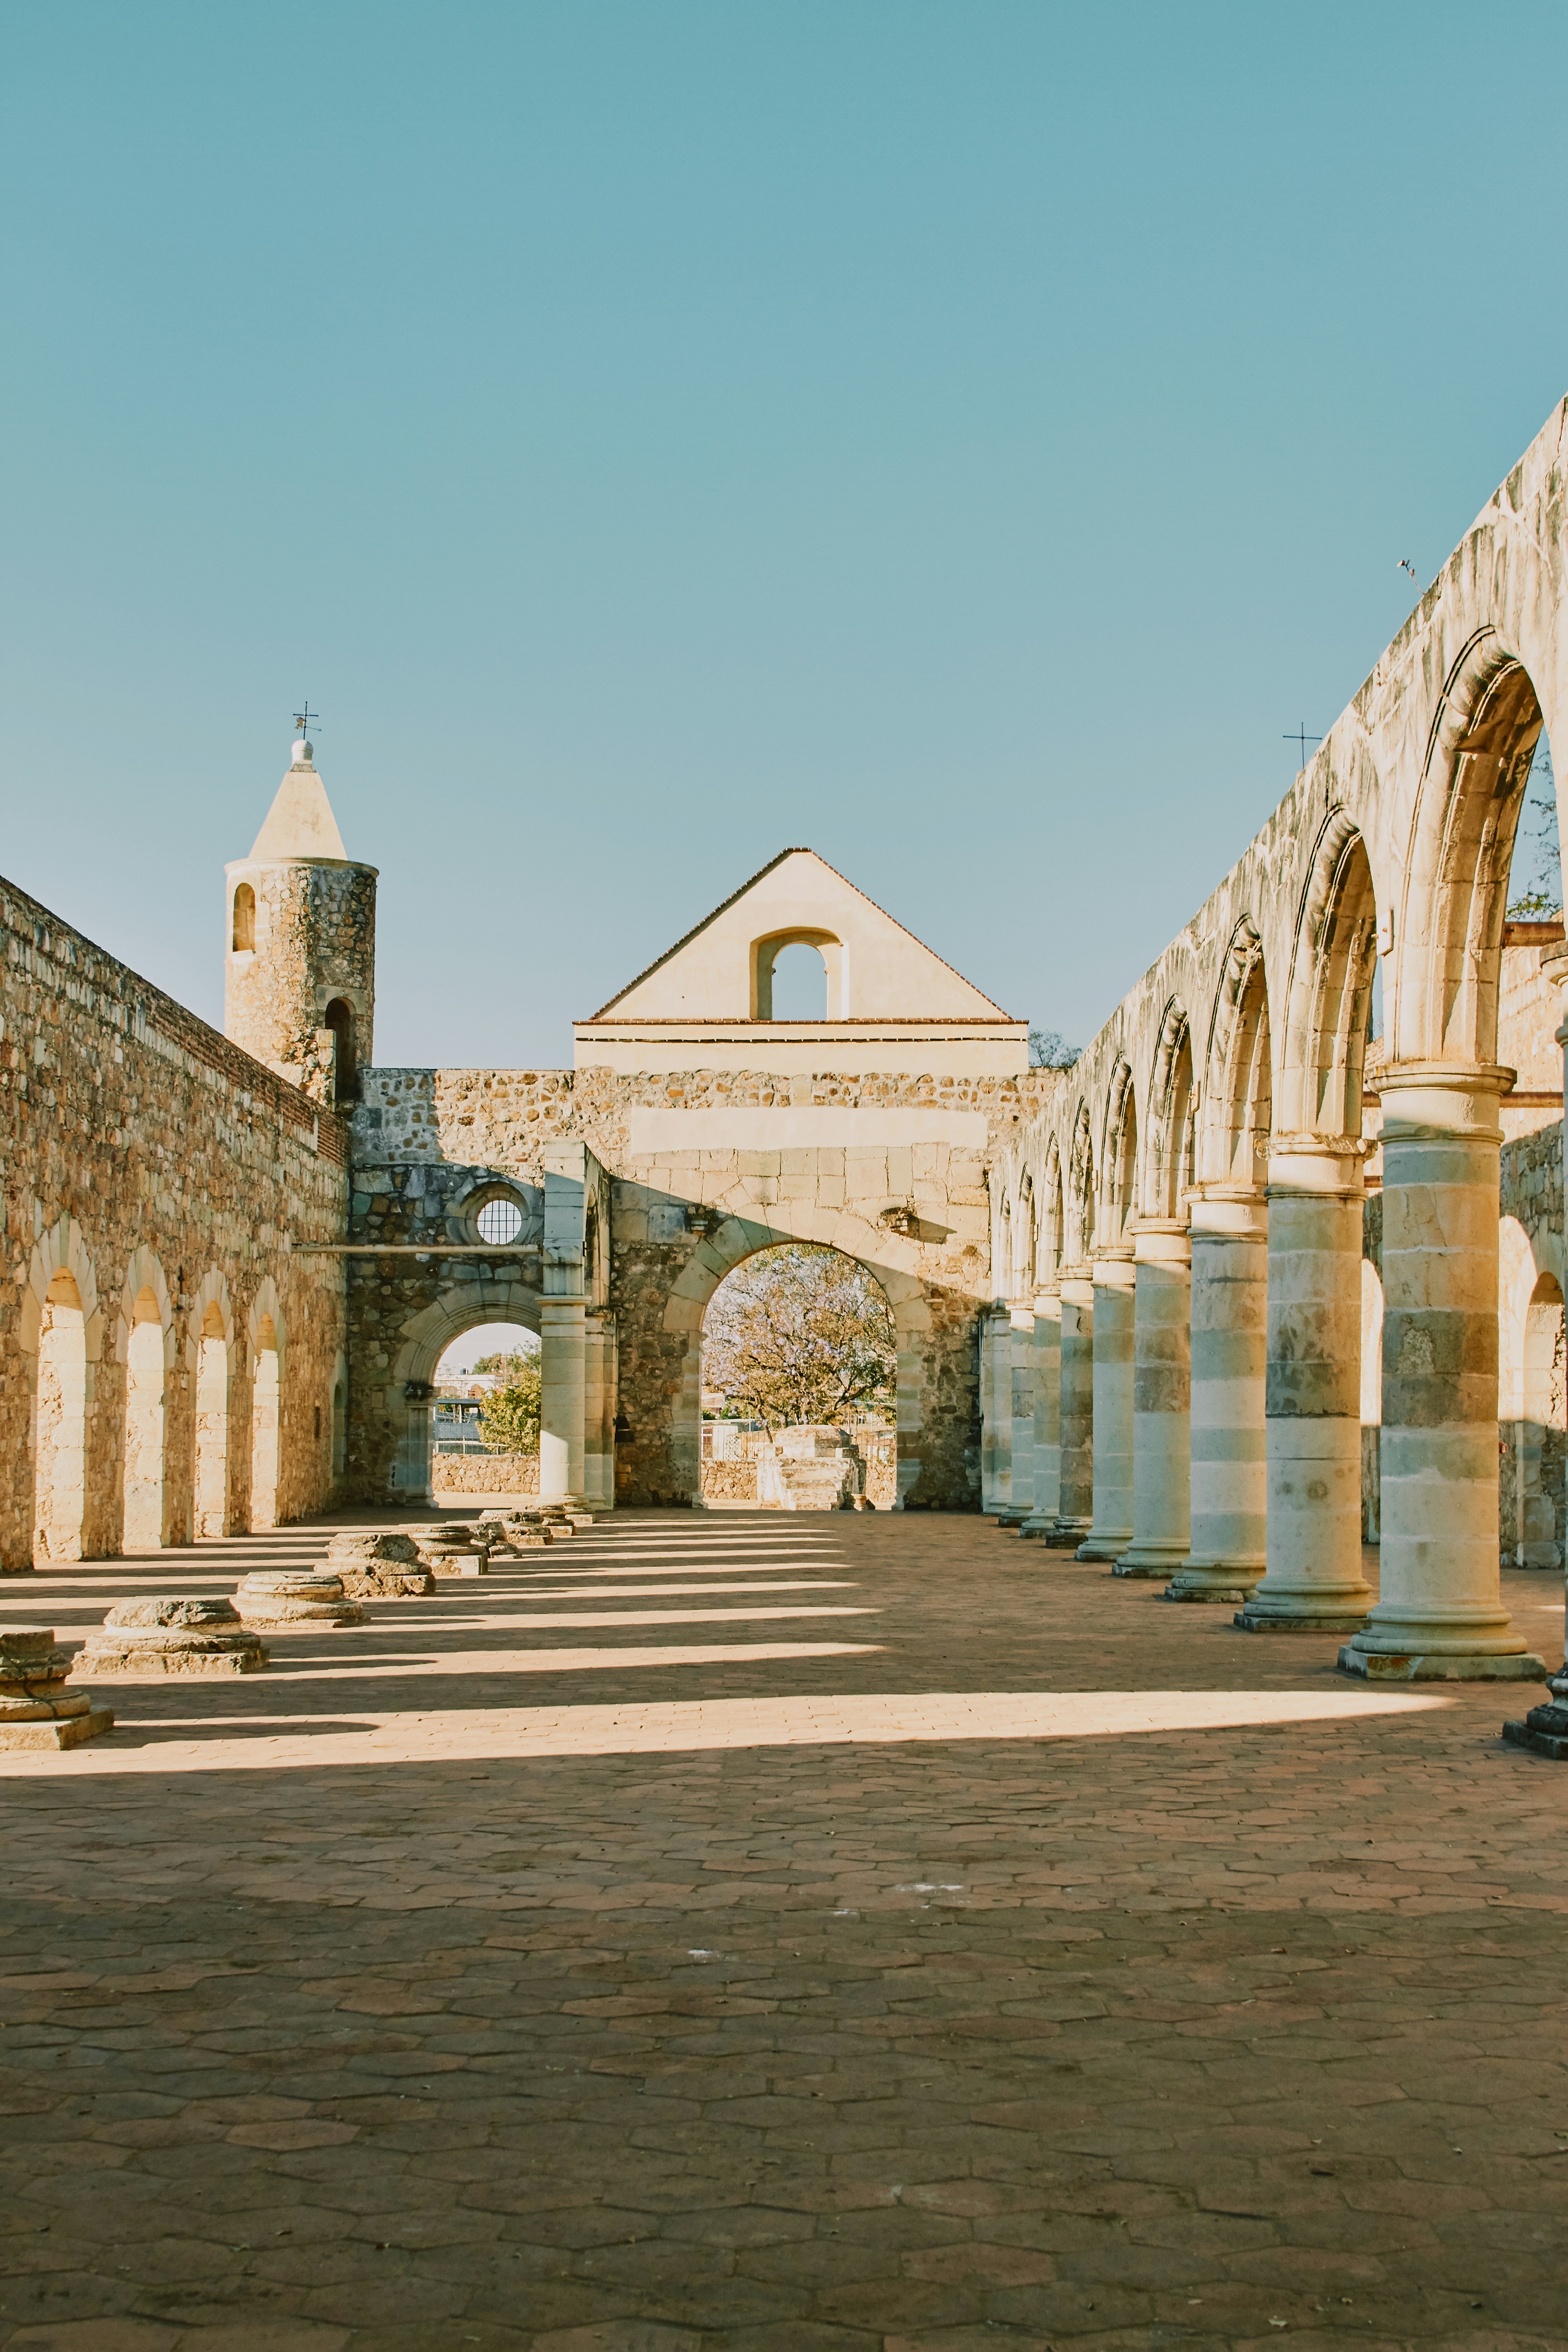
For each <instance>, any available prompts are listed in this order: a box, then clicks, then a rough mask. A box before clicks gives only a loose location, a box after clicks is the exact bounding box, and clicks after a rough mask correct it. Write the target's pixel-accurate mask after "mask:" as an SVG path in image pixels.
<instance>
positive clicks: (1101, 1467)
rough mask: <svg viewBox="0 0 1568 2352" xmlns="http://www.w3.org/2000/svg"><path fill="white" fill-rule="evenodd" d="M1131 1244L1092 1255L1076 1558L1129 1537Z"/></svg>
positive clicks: (1103, 1555) (1118, 1545) (1117, 1549)
mask: <svg viewBox="0 0 1568 2352" xmlns="http://www.w3.org/2000/svg"><path fill="white" fill-rule="evenodd" d="M1135 1276H1136V1268H1135V1267H1134V1265H1133V1263H1132V1244H1131V1242H1126V1243H1120V1244H1117V1246H1116V1247H1115V1248H1114V1249H1108V1250H1096V1252H1095V1254H1094V1521H1093V1525H1092V1526H1091V1527H1090V1528H1089V1533H1088V1535H1086V1536H1085V1538H1084V1539H1083V1541H1082V1542H1081V1543H1080V1544H1079V1548H1078V1556H1079V1559H1116V1558H1117V1556H1118V1554H1119V1553H1121V1552H1124V1551H1125V1550H1126V1549H1127V1547H1128V1545H1129V1544H1130V1543H1131V1540H1132V1312H1133V1310H1132V1290H1133V1283H1134V1279H1135Z"/></svg>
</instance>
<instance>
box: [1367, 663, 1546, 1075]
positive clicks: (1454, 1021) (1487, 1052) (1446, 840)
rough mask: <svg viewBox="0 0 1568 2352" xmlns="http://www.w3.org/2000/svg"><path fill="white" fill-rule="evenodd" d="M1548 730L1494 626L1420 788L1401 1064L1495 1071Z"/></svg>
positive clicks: (1397, 1029) (1404, 957)
mask: <svg viewBox="0 0 1568 2352" xmlns="http://www.w3.org/2000/svg"><path fill="white" fill-rule="evenodd" d="M1543 724H1544V718H1543V713H1542V707H1541V703H1540V700H1539V698H1538V697H1537V694H1536V690H1535V687H1534V684H1533V682H1532V681H1531V677H1530V675H1529V673H1528V671H1527V670H1526V668H1525V667H1524V665H1523V663H1522V662H1521V661H1520V660H1519V658H1518V657H1517V656H1515V655H1514V654H1512V653H1510V651H1509V650H1508V649H1507V648H1506V647H1505V646H1504V645H1503V643H1502V641H1501V639H1500V637H1499V635H1498V634H1497V632H1496V631H1495V629H1493V628H1492V627H1491V626H1490V625H1483V626H1481V627H1479V628H1478V629H1477V630H1476V632H1475V634H1474V635H1472V636H1471V638H1470V639H1469V642H1468V644H1467V645H1466V646H1464V647H1463V649H1462V650H1461V652H1460V653H1459V655H1458V657H1457V659H1456V660H1455V661H1454V663H1453V665H1452V667H1450V669H1449V671H1448V674H1447V677H1446V678H1445V679H1444V682H1443V688H1442V691H1441V693H1440V695H1439V696H1438V698H1437V703H1436V709H1435V710H1434V712H1433V714H1432V719H1431V724H1430V728H1429V730H1428V733H1427V740H1426V757H1425V760H1424V761H1423V763H1422V768H1421V774H1420V779H1419V782H1418V783H1417V785H1416V791H1415V807H1414V810H1413V812H1412V815H1411V822H1410V843H1409V849H1408V853H1407V856H1406V860H1405V880H1404V887H1403V890H1402V893H1401V902H1400V905H1399V908H1398V909H1397V915H1396V924H1397V936H1396V938H1395V939H1394V943H1393V944H1394V952H1393V956H1392V960H1391V961H1392V973H1391V982H1392V984H1391V989H1390V994H1391V998H1392V1003H1391V1004H1390V1006H1389V1008H1388V1034H1389V1038H1390V1042H1391V1045H1392V1046H1393V1048H1394V1059H1396V1060H1399V1061H1406V1062H1408V1061H1463V1062H1482V1063H1489V1062H1491V1061H1493V1060H1494V1059H1495V1057H1496V1054H1497V1018H1498V983H1499V978H1500V970H1501V950H1502V927H1503V919H1504V916H1505V913H1506V911H1507V901H1508V878H1509V869H1510V864H1511V862H1512V857H1513V839H1514V833H1515V830H1516V828H1517V826H1518V823H1519V814H1520V811H1521V807H1522V806H1523V803H1524V795H1525V789H1526V786H1527V784H1528V782H1529V779H1530V768H1531V761H1532V759H1533V758H1534V756H1535V747H1536V744H1537V741H1538V740H1539V738H1540V735H1541V731H1542V726H1543Z"/></svg>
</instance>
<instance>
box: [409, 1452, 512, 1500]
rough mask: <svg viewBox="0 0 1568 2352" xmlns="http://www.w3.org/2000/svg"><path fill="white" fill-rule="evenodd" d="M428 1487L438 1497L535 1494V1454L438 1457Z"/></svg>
mask: <svg viewBox="0 0 1568 2352" xmlns="http://www.w3.org/2000/svg"><path fill="white" fill-rule="evenodd" d="M430 1484H431V1486H432V1487H433V1488H434V1490H435V1492H436V1493H437V1495H438V1496H439V1495H537V1494H538V1492H539V1456H538V1454H436V1455H435V1456H434V1458H433V1460H432V1461H431V1465H430Z"/></svg>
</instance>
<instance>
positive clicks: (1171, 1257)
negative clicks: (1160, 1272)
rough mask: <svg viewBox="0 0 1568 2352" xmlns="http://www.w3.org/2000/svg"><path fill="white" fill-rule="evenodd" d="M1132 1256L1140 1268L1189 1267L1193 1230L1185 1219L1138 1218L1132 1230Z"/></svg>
mask: <svg viewBox="0 0 1568 2352" xmlns="http://www.w3.org/2000/svg"><path fill="white" fill-rule="evenodd" d="M1132 1255H1133V1257H1134V1259H1135V1260H1136V1262H1137V1264H1138V1265H1190V1264H1191V1263H1192V1255H1193V1237H1192V1229H1191V1227H1190V1226H1189V1224H1188V1223H1187V1220H1186V1218H1185V1217H1140V1218H1139V1219H1138V1221H1137V1223H1136V1224H1135V1225H1134V1226H1133V1228H1132Z"/></svg>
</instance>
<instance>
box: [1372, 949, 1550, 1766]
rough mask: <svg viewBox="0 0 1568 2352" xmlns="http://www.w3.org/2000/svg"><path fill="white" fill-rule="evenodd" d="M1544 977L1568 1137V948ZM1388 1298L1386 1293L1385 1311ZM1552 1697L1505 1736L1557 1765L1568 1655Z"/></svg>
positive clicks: (1546, 957) (1546, 961)
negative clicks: (1551, 999) (1553, 1000)
mask: <svg viewBox="0 0 1568 2352" xmlns="http://www.w3.org/2000/svg"><path fill="white" fill-rule="evenodd" d="M1541 970H1542V975H1543V976H1544V977H1545V978H1546V979H1548V980H1551V981H1553V982H1555V983H1556V986H1557V989H1558V998H1557V1009H1558V1011H1559V1013H1561V1014H1562V1019H1561V1020H1560V1021H1559V1023H1558V1024H1557V1043H1558V1045H1560V1046H1561V1047H1562V1049H1563V1134H1564V1136H1565V1137H1568V947H1559V948H1549V949H1547V950H1545V951H1544V953H1543V954H1542V959H1541ZM1386 1311H1387V1297H1386V1293H1385V1294H1384V1312H1385V1313H1386ZM1547 1688H1548V1689H1549V1690H1550V1692H1551V1693H1552V1696H1551V1697H1550V1698H1549V1699H1548V1700H1546V1701H1545V1702H1544V1704H1543V1705H1542V1706H1532V1707H1531V1710H1530V1713H1529V1714H1528V1715H1527V1716H1526V1717H1525V1718H1524V1721H1523V1722H1522V1723H1505V1724H1504V1725H1503V1727H1502V1736H1503V1738H1505V1739H1508V1740H1511V1741H1512V1742H1513V1743H1514V1745H1515V1746H1516V1747H1519V1748H1533V1749H1534V1751H1535V1753H1536V1754H1537V1755H1538V1756H1550V1757H1551V1759H1552V1762H1553V1763H1554V1764H1564V1763H1568V1655H1565V1656H1564V1658H1563V1664H1562V1665H1561V1666H1560V1667H1559V1668H1558V1670H1557V1672H1556V1673H1555V1674H1554V1675H1549V1676H1548V1677H1547Z"/></svg>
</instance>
